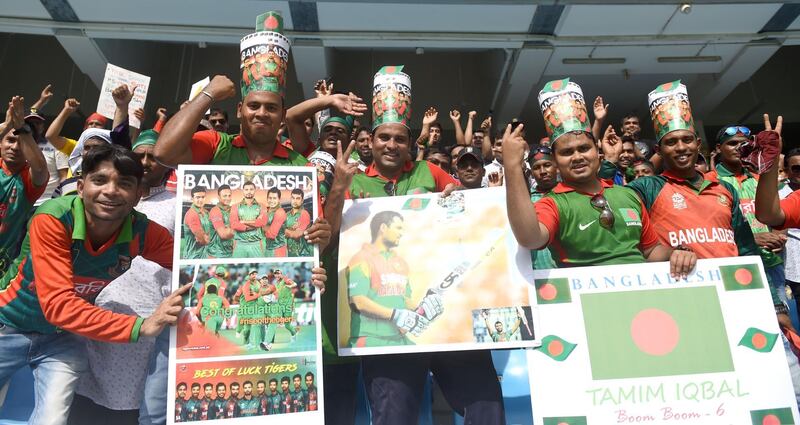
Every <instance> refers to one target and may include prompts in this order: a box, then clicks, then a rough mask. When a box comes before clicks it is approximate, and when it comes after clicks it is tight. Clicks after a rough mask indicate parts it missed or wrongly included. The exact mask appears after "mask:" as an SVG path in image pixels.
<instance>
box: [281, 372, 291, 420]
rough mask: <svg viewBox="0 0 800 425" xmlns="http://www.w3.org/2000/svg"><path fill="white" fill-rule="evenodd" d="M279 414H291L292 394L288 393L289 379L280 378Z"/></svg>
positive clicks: (286, 377)
mask: <svg viewBox="0 0 800 425" xmlns="http://www.w3.org/2000/svg"><path fill="white" fill-rule="evenodd" d="M280 395H281V413H292V406H293V405H294V403H293V402H292V393H291V392H290V391H289V377H288V376H284V377H282V378H281V394H280Z"/></svg>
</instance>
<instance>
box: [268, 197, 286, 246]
mask: <svg viewBox="0 0 800 425" xmlns="http://www.w3.org/2000/svg"><path fill="white" fill-rule="evenodd" d="M285 232H286V211H285V210H284V209H283V208H281V207H280V206H278V208H277V209H276V210H274V211H269V212H268V213H267V227H266V228H265V229H264V233H265V235H266V237H267V257H285V256H286V234H285Z"/></svg>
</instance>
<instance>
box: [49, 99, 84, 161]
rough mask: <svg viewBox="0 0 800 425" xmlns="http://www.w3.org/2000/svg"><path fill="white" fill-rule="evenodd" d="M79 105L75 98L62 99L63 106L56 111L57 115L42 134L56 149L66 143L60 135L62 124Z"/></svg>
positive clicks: (61, 147)
mask: <svg viewBox="0 0 800 425" xmlns="http://www.w3.org/2000/svg"><path fill="white" fill-rule="evenodd" d="M80 106H81V103H80V102H78V100H77V99H73V98H70V99H67V100H65V101H64V108H63V109H61V112H59V113H58V116H56V118H55V119H54V120H53V122H52V123H50V127H48V128H47V132H46V133H45V134H44V137H45V138H46V139H47V141H48V142H50V144H51V145H53V147H54V148H56V150H58V151H60V150H61V149H63V148H64V145H65V144H66V143H67V141H66V140H64V138H63V137H61V130H63V129H64V124H66V122H67V119H69V116H70V115H72V114H73V113H75V111H77V110H78V107H80Z"/></svg>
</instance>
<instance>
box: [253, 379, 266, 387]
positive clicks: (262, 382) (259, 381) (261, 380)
mask: <svg viewBox="0 0 800 425" xmlns="http://www.w3.org/2000/svg"><path fill="white" fill-rule="evenodd" d="M258 384H264V386H265V387H266V386H267V383H266V382H265V381H264V380H263V379H259V380H258V382H256V385H258Z"/></svg>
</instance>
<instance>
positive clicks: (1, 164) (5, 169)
mask: <svg viewBox="0 0 800 425" xmlns="http://www.w3.org/2000/svg"><path fill="white" fill-rule="evenodd" d="M28 167H30V165H28V164H25V165H24V166H23V167H22V168H20V170H19V171H18V173H21V172H22V170H24V169H26V168H28ZM0 168H2V169H3V172H4V173H6V175H7V176H13V175H14V172H13V171H11V170H10V169H9V168H8V167H7V166H6V162H5V161H3V160H2V159H0Z"/></svg>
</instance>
